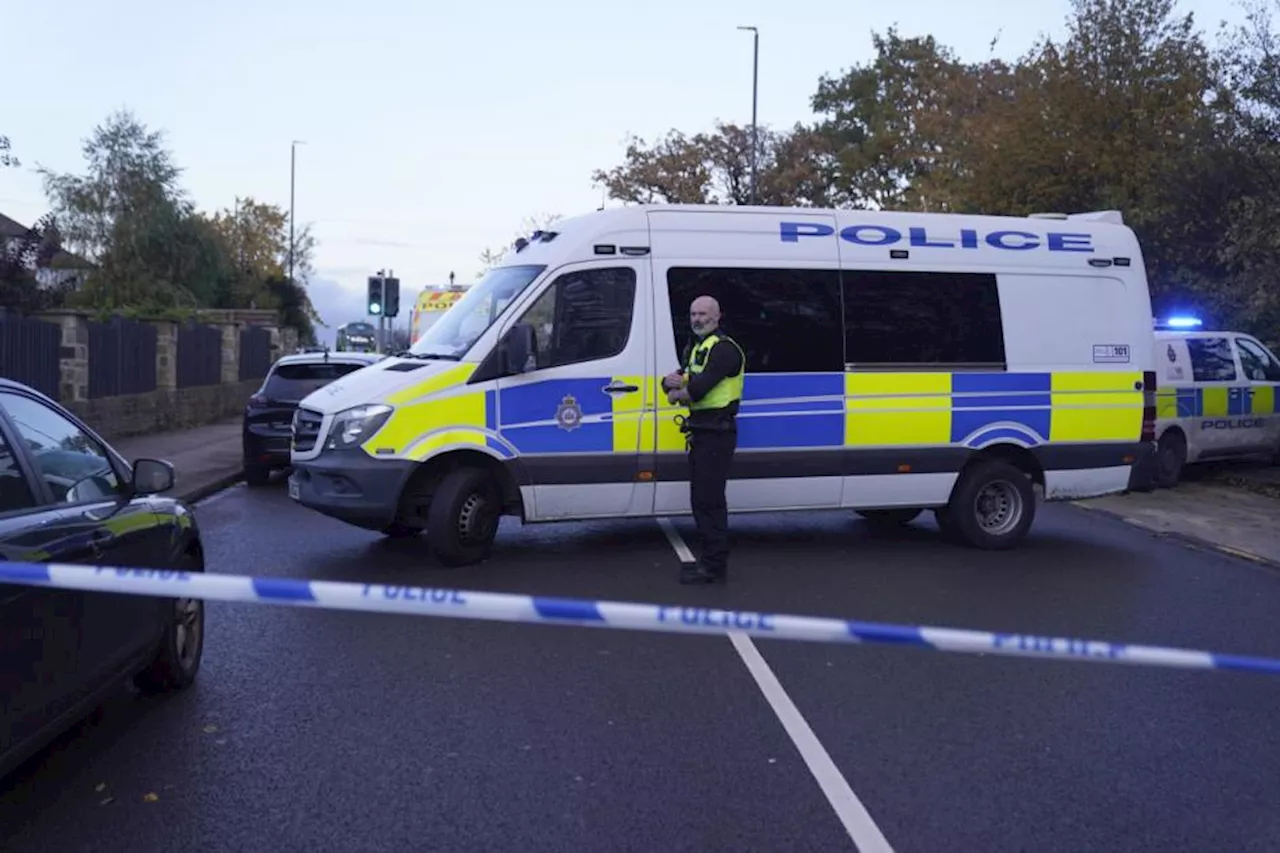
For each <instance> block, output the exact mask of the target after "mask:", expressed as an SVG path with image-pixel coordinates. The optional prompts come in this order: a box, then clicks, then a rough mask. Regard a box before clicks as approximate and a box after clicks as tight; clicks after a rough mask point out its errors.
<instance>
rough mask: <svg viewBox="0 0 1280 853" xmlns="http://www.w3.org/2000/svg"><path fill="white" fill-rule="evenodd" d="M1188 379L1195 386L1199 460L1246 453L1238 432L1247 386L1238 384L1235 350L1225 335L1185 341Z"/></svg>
mask: <svg viewBox="0 0 1280 853" xmlns="http://www.w3.org/2000/svg"><path fill="white" fill-rule="evenodd" d="M1187 351H1188V353H1189V354H1190V356H1191V376H1192V379H1193V380H1194V382H1195V386H1196V415H1197V418H1196V423H1195V427H1194V430H1195V433H1196V438H1197V441H1198V442H1199V445H1200V457H1201V458H1203V459H1213V458H1215V457H1223V456H1232V455H1235V454H1238V453H1241V452H1243V451H1245V450H1247V449H1248V446H1249V437H1248V436H1247V435H1246V434H1245V433H1246V431H1245V430H1241V429H1239V428H1238V421H1239V419H1240V415H1241V413H1242V412H1244V411H1245V405H1246V399H1247V393H1246V392H1247V390H1248V388H1247V385H1245V384H1243V383H1242V380H1241V377H1240V370H1239V366H1238V365H1237V363H1236V354H1235V348H1234V347H1233V346H1232V345H1231V339H1230V338H1229V337H1228V336H1227V335H1211V334H1205V335H1196V336H1194V337H1188V338H1187Z"/></svg>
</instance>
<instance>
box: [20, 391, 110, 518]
mask: <svg viewBox="0 0 1280 853" xmlns="http://www.w3.org/2000/svg"><path fill="white" fill-rule="evenodd" d="M0 406H4V408H5V411H7V412H8V413H9V419H10V420H12V421H13V425H14V427H15V428H16V429H17V431H18V435H19V436H20V437H21V438H22V440H23V441H24V442H26V444H27V447H28V448H29V449H30V450H31V455H32V456H34V457H35V463H36V467H37V468H38V469H39V471H40V476H41V477H42V478H43V479H44V481H45V482H46V483H48V484H49V489H50V491H52V492H53V498H54V500H55V501H58V502H59V503H78V502H80V501H92V500H102V499H104V498H110V497H115V496H118V495H120V494H122V493H123V491H124V488H123V486H122V484H121V482H120V480H119V478H118V477H117V476H116V472H115V469H114V468H113V467H112V466H111V462H110V460H109V459H108V457H107V454H106V451H105V450H104V449H103V447H102V445H100V444H98V442H96V441H94V440H93V439H92V438H90V437H89V436H88V435H87V434H86V433H85V432H84V431H83V430H82V429H80V428H79V427H78V426H76V425H75V424H73V423H72V422H71V421H69V420H67V419H66V418H65V417H63V416H62V415H60V414H58V413H57V412H56V411H54V410H53V409H51V408H49V407H48V406H46V405H45V404H43V403H40V402H37V401H35V400H32V399H31V398H29V397H21V396H18V395H16V394H8V393H0Z"/></svg>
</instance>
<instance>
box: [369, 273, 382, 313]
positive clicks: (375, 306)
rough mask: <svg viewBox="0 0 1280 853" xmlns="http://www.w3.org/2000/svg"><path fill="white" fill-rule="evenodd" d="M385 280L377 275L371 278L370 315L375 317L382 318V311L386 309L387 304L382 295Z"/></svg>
mask: <svg viewBox="0 0 1280 853" xmlns="http://www.w3.org/2000/svg"><path fill="white" fill-rule="evenodd" d="M382 282H383V279H382V278H379V277H378V276H376V275H371V276H369V302H368V306H369V313H370V314H372V315H374V316H375V317H381V316H383V314H382V309H383V308H384V307H386V302H385V300H384V299H383V295H382Z"/></svg>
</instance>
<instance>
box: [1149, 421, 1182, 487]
mask: <svg viewBox="0 0 1280 853" xmlns="http://www.w3.org/2000/svg"><path fill="white" fill-rule="evenodd" d="M1186 464H1187V441H1186V439H1185V438H1183V437H1182V435H1181V433H1177V432H1166V433H1165V434H1164V435H1162V436H1160V443H1159V444H1158V445H1156V473H1155V478H1154V479H1155V484H1156V487H1157V488H1161V489H1172V488H1173V487H1174V486H1176V485H1178V481H1179V480H1181V479H1182V468H1183V466H1185V465H1186Z"/></svg>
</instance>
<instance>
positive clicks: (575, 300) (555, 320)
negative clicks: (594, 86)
mask: <svg viewBox="0 0 1280 853" xmlns="http://www.w3.org/2000/svg"><path fill="white" fill-rule="evenodd" d="M635 302H636V274H635V271H634V270H633V269H631V268H630V267H610V268H606V269H592V270H581V271H579V272H570V273H565V274H564V275H562V276H560V277H559V278H558V279H556V280H555V281H554V282H552V284H551V286H550V287H549V288H547V289H546V291H544V292H543V293H542V295H541V296H539V297H538V299H537V301H535V302H534V303H533V305H531V306H529V310H527V311H526V312H525V313H524V316H523V317H522V318H521V320H520V322H522V323H527V324H529V325H531V326H533V338H534V357H535V359H536V362H537V368H538V369H540V370H543V369H546V368H548V367H558V366H560V365H563V364H576V363H578V362H582V361H596V360H599V359H602V358H612V357H613V356H615V355H617V354H618V353H620V352H622V351H623V350H624V349H626V348H627V341H628V340H630V338H631V318H632V315H633V314H634V312H635Z"/></svg>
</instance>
